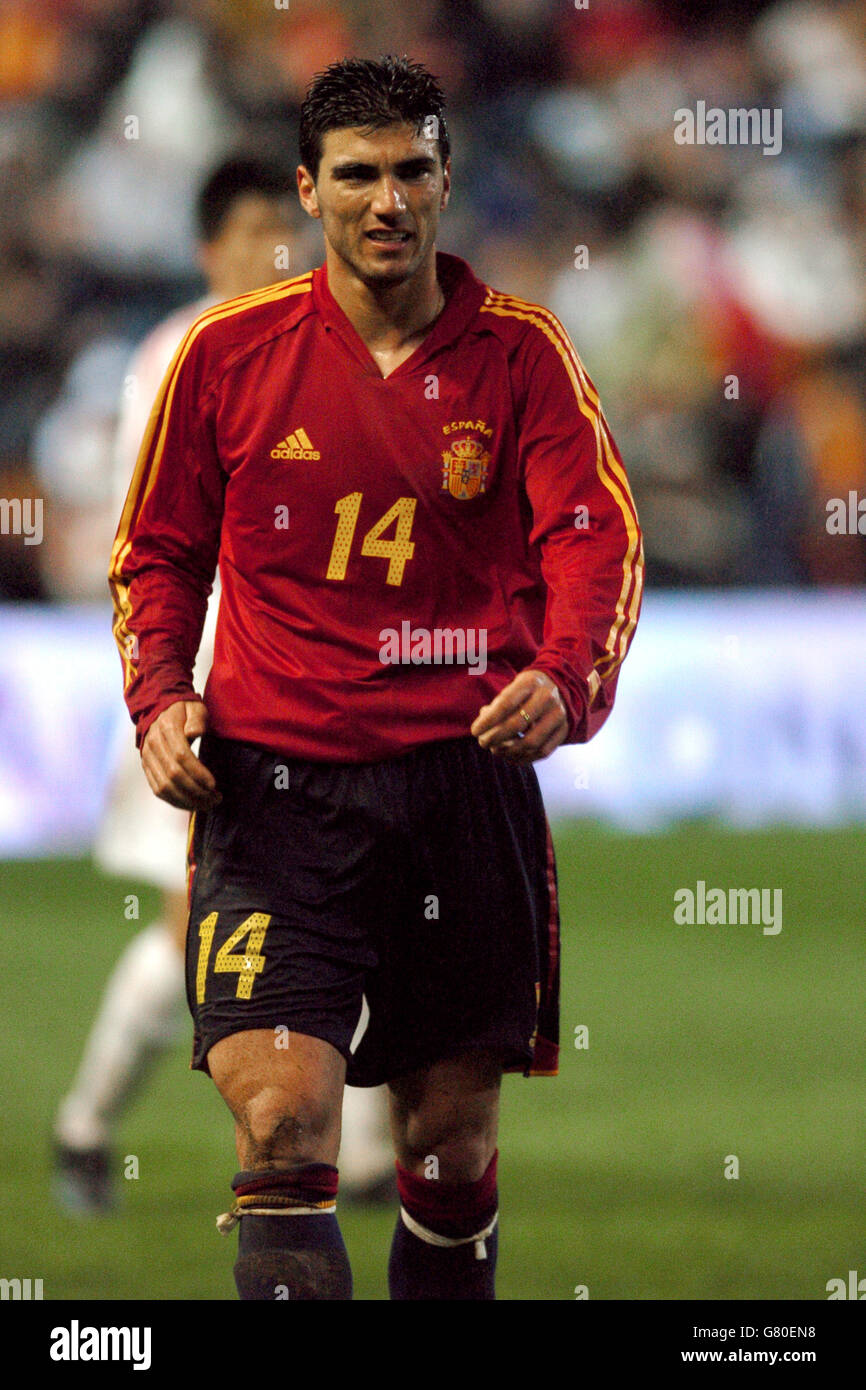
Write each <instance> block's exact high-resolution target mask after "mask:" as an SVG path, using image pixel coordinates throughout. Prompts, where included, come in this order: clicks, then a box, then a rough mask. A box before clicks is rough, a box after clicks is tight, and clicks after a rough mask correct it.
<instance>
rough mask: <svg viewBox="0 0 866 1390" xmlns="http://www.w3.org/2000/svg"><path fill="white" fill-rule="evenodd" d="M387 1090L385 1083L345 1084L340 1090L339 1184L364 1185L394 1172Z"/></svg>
mask: <svg viewBox="0 0 866 1390" xmlns="http://www.w3.org/2000/svg"><path fill="white" fill-rule="evenodd" d="M387 1094H388V1088H387V1086H347V1087H346V1088H345V1090H344V1091H343V1137H342V1141H341V1143H340V1156H339V1158H338V1159H337V1165H338V1167H339V1169H340V1184H341V1186H342V1185H345V1186H353V1185H363V1184H365V1183H369V1182H375V1181H377V1180H378V1179H379V1178H381V1177H384V1176H386V1175H387V1174H389V1173H393V1171H394V1153H393V1150H392V1148H391V1143H390V1134H389V1129H388V1099H387Z"/></svg>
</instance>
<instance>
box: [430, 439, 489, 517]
mask: <svg viewBox="0 0 866 1390" xmlns="http://www.w3.org/2000/svg"><path fill="white" fill-rule="evenodd" d="M489 462H490V453H489V451H488V450H487V449H485V447H484V445H483V444H482V443H481V442H480V440H478V439H471V438H469V437H468V436H467V437H466V438H464V439H455V440H454V441H453V442H452V444H451V447H450V448H449V449H443V451H442V491H443V492H450V493H451V496H452V497H456V498H457V500H458V501H460V502H468V501H471V499H472V498H473V497H476V496H477V495H478V493H479V492H485V491H486V487H487V465H488V463H489Z"/></svg>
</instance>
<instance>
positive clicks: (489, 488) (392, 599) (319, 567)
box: [110, 253, 643, 762]
mask: <svg viewBox="0 0 866 1390" xmlns="http://www.w3.org/2000/svg"><path fill="white" fill-rule="evenodd" d="M437 270H438V275H439V280H440V283H441V285H442V288H443V290H444V292H445V295H446V297H447V298H446V305H445V308H444V309H443V311H442V313H441V314H440V316H439V318H438V319H437V320H436V322H435V324H434V325H433V327H432V329H431V331H430V332H429V334H428V335H427V337H426V338H425V339H424V341H423V343H422V344H421V345H420V346H419V347H418V348H417V349H416V350H415V352H414V353H413V354H412V356H411V357H409V358H408V359H407V360H406V361H405V362H403V363H402V364H401V366H399V367H398V368H397V369H396V371H393V372H392V373H391V374H390V375H389V376H388V377H383V376H382V373H381V371H380V369H379V367H378V365H377V364H376V362H375V361H374V359H373V358H372V356H371V355H370V353H369V352H368V350H367V348H366V346H365V345H364V343H363V341H362V340H361V338H360V337H359V336H358V334H357V333H356V332H355V330H354V328H353V327H352V325H351V323H350V322H349V319H348V318H347V317H346V315H345V314H344V313H343V311H342V310H341V309H340V307H339V306H338V304H337V303H336V301H335V299H334V297H333V295H332V294H331V292H330V290H329V288H328V277H327V272H326V268H325V267H324V266H320V267H319V268H318V269H317V270H315V271H311V272H309V273H308V274H306V275H301V276H298V277H297V278H296V279H294V280H288V281H284V282H282V283H281V284H277V285H272V286H270V287H269V288H268V289H265V290H259V291H256V292H254V293H252V294H248V295H244V296H243V297H242V298H240V299H236V300H231V301H229V302H227V303H225V304H219V305H216V306H214V307H213V308H211V309H209V310H207V311H206V312H205V313H203V314H201V315H200V317H199V318H198V319H197V320H196V322H195V323H194V324H193V325H192V327H191V328H190V330H189V332H188V333H187V335H186V337H185V339H184V340H183V342H182V344H181V345H180V347H179V349H178V351H177V353H176V355H175V358H174V360H173V362H172V365H171V367H170V368H169V371H168V374H167V376H166V378H165V380H164V382H163V385H162V389H161V392H160V395H159V398H158V400H157V402H156V405H155V406H154V410H153V413H152V415H151V418H150V422H149V425H148V430H147V433H146V435H145V439H144V442H143V444H142V448H141V453H140V455H139V459H138V465H137V468H136V472H135V476H134V478H133V482H132V485H131V487H130V491H129V495H128V497H127V500H126V505H125V507H124V510H123V516H122V518H121V522H120V526H119V528H118V532H117V539H116V541H115V545H114V550H113V554H112V564H111V571H110V580H111V586H112V592H113V595H114V602H115V610H116V618H115V626H114V631H115V636H116V638H117V642H118V646H119V648H120V652H121V657H122V659H123V665H124V671H125V692H126V700H127V704H128V706H129V710H130V713H131V715H132V718H133V720H134V721H135V724H136V728H137V738H138V742H139V745H140V744H141V740H142V738H143V737H144V735H145V733H146V732H147V730H148V728H149V727H150V725H151V723H152V722H153V720H154V719H155V718H156V717H157V715H158V714H160V713H161V711H162V710H164V709H165V708H166V707H167V706H168V705H170V704H172V703H173V702H174V701H175V700H180V699H192V698H194V697H195V692H194V690H193V687H192V684H191V672H192V667H193V662H194V659H195V655H196V650H197V647H198V642H199V638H200V634H201V627H202V621H203V618H204V612H205V605H206V601H207V596H208V594H209V592H210V588H211V585H212V581H213V578H214V573H215V570H216V566H217V563H219V571H220V577H221V580H222V599H221V604H220V610H219V619H218V624H217V632H216V649H215V655H214V664H213V670H212V672H211V675H210V679H209V680H208V683H207V686H206V688H205V691H204V700H205V704H206V705H207V708H208V714H209V727H210V729H212V730H213V731H214V732H215V733H217V734H220V735H223V736H224V737H227V738H236V739H245V740H248V741H250V742H252V743H258V744H261V745H263V746H265V747H267V748H271V749H274V750H276V751H278V752H282V753H285V754H286V755H288V756H295V757H303V758H319V759H328V760H333V761H345V762H355V761H363V760H369V759H378V758H385V757H389V756H393V755H395V754H399V753H401V752H404V751H406V750H408V749H409V748H412V747H414V746H416V745H418V744H421V743H425V742H429V741H431V740H434V739H443V738H451V737H454V736H459V735H466V734H467V733H468V732H469V726H470V724H471V723H472V721H473V720H474V719H475V717H476V715H477V714H478V711H479V709H480V707H481V706H482V705H483V704H486V703H489V701H490V700H491V699H492V698H493V697H494V695H496V694H497V693H498V692H499V691H500V690H501V689H502V688H503V687H504V686H505V685H507V684H508V682H509V681H510V680H511V679H512V678H513V676H514V675H516V673H517V672H518V671H520V670H522V669H524V668H525V667H527V666H533V667H535V668H537V669H538V670H541V671H546V672H547V673H548V674H549V675H550V676H551V677H552V679H553V680H554V681H555V682H556V684H557V685H558V687H559V689H560V691H561V692H562V695H563V698H564V700H565V704H566V706H567V708H568V712H569V732H568V739H569V741H572V742H578V741H583V740H585V739H588V738H589V737H591V735H592V734H593V733H594V732H595V731H596V730H597V729H598V728H599V727H600V726H601V724H602V723H603V721H604V720H605V718H606V717H607V714H608V713H609V711H610V708H611V705H612V703H613V698H614V692H615V689H616V680H617V673H618V670H619V666H620V663H621V662H622V660H623V658H624V656H625V654H626V651H627V649H628V645H629V641H630V639H631V636H632V633H633V631H634V627H635V623H636V621H637V617H638V612H639V608H640V597H641V587H642V574H643V553H642V545H641V535H640V530H639V527H638V522H637V516H636V513H635V508H634V503H633V501H632V497H631V493H630V491H629V486H628V481H627V478H626V474H625V470H624V468H623V464H622V460H621V459H620V456H619V454H618V452H617V449H616V446H615V445H614V442H613V440H612V438H611V436H610V432H609V430H608V428H607V425H606V423H605V420H604V417H603V415H602V413H601V409H600V406H599V401H598V396H597V394H596V391H595V388H594V387H593V385H592V382H591V381H590V379H589V377H588V376H587V374H586V371H585V370H584V368H583V366H582V364H581V362H580V360H579V358H578V356H577V354H576V352H575V351H574V348H573V347H572V345H571V342H570V341H569V338H568V335H567V334H566V332H565V330H564V329H563V327H562V325H561V324H560V323H559V321H558V319H557V318H556V317H555V316H554V315H553V314H552V313H550V312H549V311H548V310H547V309H543V308H541V307H539V306H538V305H534V304H529V303H526V302H525V301H523V300H520V299H516V298H514V297H513V296H511V295H507V294H500V293H498V292H496V291H494V290H492V289H490V288H489V287H488V286H486V285H484V284H482V283H481V282H480V281H479V280H478V279H477V278H476V277H475V276H474V275H473V274H472V272H471V270H470V269H469V267H468V265H466V263H465V262H464V261H462V260H460V259H458V258H457V257H455V256H449V255H445V254H443V253H439V255H438V256H437Z"/></svg>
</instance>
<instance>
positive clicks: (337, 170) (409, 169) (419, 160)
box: [331, 154, 436, 179]
mask: <svg viewBox="0 0 866 1390" xmlns="http://www.w3.org/2000/svg"><path fill="white" fill-rule="evenodd" d="M435 168H436V161H435V159H433V157H432V156H431V155H428V154H423V155H413V156H412V158H411V159H402V160H400V162H399V164H395V165H394V173H395V174H398V175H401V176H402V177H404V178H405V177H407V176H410V175H412V174H424V173H427V172H428V171H432V170H434V169H435ZM378 172H379V169H378V165H376V164H365V163H364V162H363V161H362V160H359V159H357V160H348V161H347V162H346V163H345V164H335V165H334V166H333V168H332V169H331V178H333V179H359V178H361V179H369V178H375V177H376V175H377V174H378Z"/></svg>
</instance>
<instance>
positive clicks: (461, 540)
mask: <svg viewBox="0 0 866 1390" xmlns="http://www.w3.org/2000/svg"><path fill="white" fill-rule="evenodd" d="M300 156H301V163H300V167H299V169H298V191H299V196H300V200H301V204H302V206H303V207H304V209H305V210H306V212H307V213H308V214H309V215H310V216H311V217H313V218H317V219H320V220H321V222H322V227H323V232H324V240H325V262H324V264H323V265H322V266H320V267H318V268H317V269H316V270H315V271H312V272H310V273H308V274H306V275H301V276H298V277H296V278H295V279H292V280H288V281H286V282H284V283H283V284H281V285H278V286H274V287H272V288H270V289H267V290H264V291H261V292H260V293H258V294H253V295H247V296H244V297H243V298H240V299H238V300H236V301H234V303H231V304H224V305H220V306H218V307H217V308H216V309H214V310H212V311H211V312H209V313H206V314H204V315H202V316H201V317H200V318H199V319H198V320H197V321H196V323H195V324H194V325H193V326H192V328H191V329H190V331H189V332H188V333H187V335H186V338H185V339H184V342H183V345H182V347H181V349H180V351H179V353H178V355H177V356H176V358H175V360H174V362H173V364H172V367H171V369H170V371H169V373H168V375H167V377H166V379H165V381H164V383H163V386H162V390H161V393H160V399H159V403H158V409H157V410H156V411H155V413H154V415H153V417H152V420H151V425H150V428H149V430H148V434H147V437H146V439H145V441H144V445H143V447H142V451H141V454H140V457H139V460H138V465H137V468H136V473H135V477H134V479H133V483H132V486H131V488H130V491H129V495H128V497H127V500H126V504H125V507H124V510H123V515H122V517H121V521H120V526H119V529H118V533H117V538H116V541H115V546H114V551H113V558H112V564H111V573H110V579H111V585H112V590H113V594H114V602H115V614H116V617H115V635H116V638H117V642H118V647H119V650H120V653H121V658H122V662H123V667H124V673H125V694H126V700H127V704H128V707H129V710H130V713H131V715H132V718H133V720H134V722H135V724H136V731H137V732H136V738H137V742H138V745H139V747H140V748H141V753H142V762H143V766H144V769H145V773H146V775H147V779H148V781H149V783H150V785H151V787H152V789H153V791H154V792H155V793H156V795H157V796H159V797H161V798H163V799H164V800H166V801H168V802H169V803H171V804H173V805H177V806H183V807H187V808H190V809H192V810H193V811H194V819H193V833H192V838H191V851H190V891H191V914H190V928H189V933H188V937H187V994H188V998H189V1001H190V1006H191V1009H192V1012H193V1017H194V1020H195V1043H194V1057H193V1065H194V1066H195V1067H197V1068H199V1069H201V1070H203V1071H205V1072H207V1073H209V1074H210V1076H211V1077H212V1078H213V1080H214V1082H215V1083H216V1085H217V1087H218V1088H219V1090H220V1093H221V1094H222V1096H223V1098H224V1099H225V1101H226V1103H227V1105H228V1107H229V1109H230V1111H231V1113H232V1115H233V1118H234V1123H235V1136H236V1143H237V1151H238V1158H239V1163H240V1167H241V1171H240V1172H238V1173H237V1175H236V1176H235V1178H234V1181H233V1183H232V1187H233V1189H234V1193H235V1201H234V1204H233V1207H232V1210H231V1211H230V1212H229V1213H227V1214H226V1216H225V1217H223V1218H221V1219H220V1221H219V1222H218V1224H219V1225H220V1228H221V1229H224V1230H227V1229H230V1228H231V1227H232V1226H233V1225H234V1224H236V1223H238V1222H239V1224H240V1232H239V1246H238V1257H237V1261H236V1264H235V1281H236V1285H237V1289H238V1293H239V1295H240V1297H241V1298H242V1299H274V1298H276V1299H280V1298H287V1299H345V1298H350V1297H351V1287H352V1286H351V1274H350V1268H349V1263H348V1257H347V1254H346V1250H345V1247H344V1244H343V1241H342V1237H341V1234H340V1230H339V1226H338V1222H337V1217H336V1212H335V1204H336V1196H337V1186H338V1172H337V1168H336V1158H337V1154H338V1149H339V1142H340V1098H341V1094H342V1091H343V1086H344V1083H345V1081H346V1080H347V1079H348V1081H349V1082H350V1083H357V1084H360V1085H365V1086H370V1085H374V1084H377V1083H380V1082H382V1081H386V1082H387V1083H388V1086H389V1092H390V1099H391V1125H392V1134H393V1140H394V1146H395V1150H396V1158H397V1179H398V1188H399V1194H400V1213H399V1217H398V1220H397V1226H396V1230H395V1234H394V1240H393V1244H392V1248H391V1256H390V1262H389V1285H390V1293H391V1297H392V1298H393V1299H397V1300H403V1299H467V1300H468V1299H477V1300H483V1299H491V1298H493V1297H494V1269H495V1263H496V1249H497V1233H498V1227H497V1221H498V1198H497V1179H496V1169H497V1117H498V1106H499V1093H500V1080H501V1077H502V1074H503V1072H504V1071H515V1070H516V1071H522V1072H523V1073H524V1074H526V1075H530V1074H537V1073H542V1074H548V1075H549V1074H553V1073H555V1072H556V1069H557V1060H556V1059H557V1038H558V947H559V931H558V914H557V903H556V878H555V868H554V861H553V854H552V848H551V840H550V835H549V831H548V828H547V823H546V819H545V815H544V809H543V805H542V802H541V797H540V793H539V788H538V782H537V778H536V775H535V771H534V769H533V767H532V764H533V762H535V761H536V760H537V759H539V758H543V757H546V756H548V755H549V754H550V753H551V752H553V750H554V749H555V748H556V747H558V746H559V745H560V744H561V743H563V742H566V741H581V740H585V739H587V738H589V737H590V736H591V735H592V734H593V733H595V731H596V730H597V729H598V728H599V727H600V726H601V724H602V723H603V722H604V720H605V719H606V717H607V716H608V714H609V712H610V709H611V705H612V703H613V699H614V693H615V689H616V683H617V677H618V671H619V667H620V663H621V662H622V660H623V658H624V656H625V654H626V651H627V649H628V645H629V642H630V639H631V635H632V632H633V630H634V626H635V623H636V621H637V617H638V611H639V606H640V596H641V583H642V568H643V564H642V549H641V537H640V531H639V528H638V524H637V519H636V515H635V509H634V504H633V502H632V498H631V494H630V491H629V487H628V482H627V479H626V474H625V470H624V468H623V464H622V461H621V459H620V456H619V454H618V452H617V450H616V447H615V445H614V443H613V440H612V439H611V436H610V432H609V430H608V428H607V425H606V423H605V420H604V417H603V415H602V413H601V409H600V405H599V400H598V396H597V394H596V391H595V389H594V387H593V385H592V382H591V381H590V379H589V377H588V376H587V374H586V372H585V370H584V368H583V366H582V364H581V362H580V360H579V358H578V357H577V355H576V353H575V350H574V348H573V347H572V345H571V343H570V341H569V339H568V337H567V335H566V333H565V332H564V330H563V328H562V326H561V324H560V323H559V322H558V321H557V319H556V318H555V317H554V315H552V314H551V313H550V312H548V311H547V310H546V309H544V308H541V307H539V306H537V305H533V304H530V303H526V302H524V301H522V300H519V299H516V298H514V297H513V296H511V295H509V294H507V293H502V292H499V291H496V290H494V289H491V288H489V287H488V286H487V285H484V284H482V283H481V282H480V281H479V280H478V279H477V278H476V276H475V275H474V274H473V273H472V271H471V270H470V268H469V266H468V265H467V264H466V263H465V262H464V261H462V260H460V259H458V258H457V257H455V256H452V255H447V254H445V253H442V252H438V251H437V249H436V237H437V231H438V223H439V216H440V213H441V212H442V211H444V209H445V207H446V206H447V203H448V198H449V190H450V173H451V166H450V156H449V140H448V132H447V127H446V121H445V115H444V105H443V98H442V93H441V90H440V88H439V86H438V84H437V83H436V81H435V80H434V79H433V78H432V77H431V76H430V74H429V73H427V72H426V70H425V69H424V68H423V67H421V66H420V65H418V64H415V63H410V62H409V61H408V60H407V59H404V58H400V59H397V58H390V57H389V58H384V59H382V60H380V61H378V62H374V61H369V60H354V59H353V60H346V61H343V62H339V63H336V64H333V65H331V66H330V67H329V68H327V69H326V70H325V72H324V73H322V74H320V75H319V76H318V77H317V78H316V79H315V81H314V82H313V83H312V84H311V87H310V89H309V91H308V93H307V96H306V98H305V100H304V103H303V107H302V111H301V132H300ZM217 564H219V571H220V577H221V583H222V602H221V606H220V613H219V619H218V624H217V632H216V644H215V654H214V664H213V669H212V671H211V674H210V678H209V680H208V683H207V686H206V688H205V690H204V698H203V699H202V697H201V696H200V695H199V694H197V693H196V690H195V687H194V685H193V682H192V680H191V672H192V662H193V656H194V653H195V650H196V646H197V643H198V638H199V634H200V631H201V624H202V620H203V615H204V611H205V606H206V602H207V595H208V592H209V589H210V585H211V582H212V578H213V575H214V571H215V568H216V566H217ZM199 736H201V744H200V747H199V749H198V754H197V755H196V753H195V752H194V751H193V749H192V747H191V744H192V743H193V742H194V741H195V740H196V739H197V738H198V737H199Z"/></svg>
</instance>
